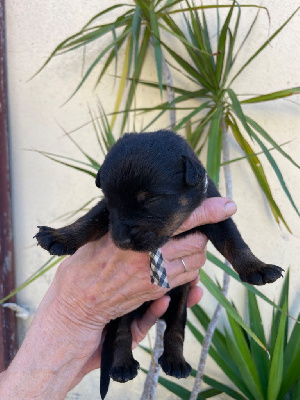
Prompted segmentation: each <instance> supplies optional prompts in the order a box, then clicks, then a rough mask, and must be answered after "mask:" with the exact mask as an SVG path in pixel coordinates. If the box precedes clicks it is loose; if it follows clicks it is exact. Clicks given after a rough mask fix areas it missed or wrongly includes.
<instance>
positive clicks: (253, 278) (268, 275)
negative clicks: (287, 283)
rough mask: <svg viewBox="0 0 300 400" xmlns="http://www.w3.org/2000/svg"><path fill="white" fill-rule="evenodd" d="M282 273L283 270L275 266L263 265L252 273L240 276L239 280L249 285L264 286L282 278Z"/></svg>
mask: <svg viewBox="0 0 300 400" xmlns="http://www.w3.org/2000/svg"><path fill="white" fill-rule="evenodd" d="M282 272H284V269H282V268H280V267H277V265H272V264H264V265H263V266H262V267H261V268H258V269H256V270H254V271H253V270H252V271H250V272H248V273H242V274H240V278H241V280H242V281H243V282H246V283H250V284H251V285H265V284H266V283H273V282H275V281H276V280H277V279H278V278H280V277H282Z"/></svg>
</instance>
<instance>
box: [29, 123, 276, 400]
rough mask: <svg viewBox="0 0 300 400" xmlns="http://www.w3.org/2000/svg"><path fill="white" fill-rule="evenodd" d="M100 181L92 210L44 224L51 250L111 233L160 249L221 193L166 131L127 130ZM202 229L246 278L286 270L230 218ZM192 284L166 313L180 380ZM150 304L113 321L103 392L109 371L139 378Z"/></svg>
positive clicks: (271, 277)
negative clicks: (258, 251) (136, 323)
mask: <svg viewBox="0 0 300 400" xmlns="http://www.w3.org/2000/svg"><path fill="white" fill-rule="evenodd" d="M96 185H97V186H98V187H99V188H101V189H102V191H103V194H104V198H103V200H101V201H100V202H99V203H98V204H97V205H96V206H95V207H94V208H92V209H91V210H90V211H89V212H88V213H87V214H86V215H84V216H83V217H81V218H80V219H78V220H77V221H76V222H74V223H73V224H71V225H68V226H66V227H63V228H60V229H53V228H49V227H45V226H42V227H39V232H38V233H37V235H36V238H37V241H38V243H39V244H40V245H41V246H42V247H43V248H44V249H46V250H48V251H49V253H50V254H56V255H63V254H73V253H74V252H75V251H76V250H77V249H78V248H79V247H81V246H83V245H84V244H85V243H87V242H89V241H92V240H96V239H99V238H100V237H102V236H103V235H104V234H106V233H107V232H108V231H109V232H110V234H111V236H112V238H113V240H114V242H115V244H116V245H117V246H118V247H120V248H122V249H131V250H135V251H142V252H148V251H153V250H156V249H158V248H160V247H161V246H162V245H163V244H164V243H166V242H167V241H168V240H169V239H170V238H171V236H172V235H173V233H174V232H175V231H176V229H177V228H178V227H179V226H180V225H181V224H182V223H183V222H184V221H185V220H186V219H187V217H188V216H189V215H190V214H191V213H192V211H193V210H194V209H195V208H196V207H198V206H199V205H200V204H201V202H202V201H203V200H204V199H205V198H206V197H215V196H220V194H219V192H218V191H217V189H216V187H215V185H214V184H213V182H212V181H211V179H210V178H208V177H207V175H206V171H205V169H204V167H203V165H202V164H201V163H200V161H199V160H198V158H197V156H196V155H195V153H194V152H193V150H192V149H191V148H190V147H189V145H188V144H187V142H186V141H185V140H184V139H182V138H181V137H180V136H178V135H176V134H174V133H173V132H170V131H164V130H161V131H158V132H152V133H139V134H126V135H124V136H123V137H122V138H121V139H120V140H118V142H117V143H116V144H115V145H114V146H113V147H112V149H111V150H110V152H109V153H108V155H107V157H106V158H105V161H104V163H103V165H102V167H101V169H100V170H99V172H98V175H97V178H96ZM195 231H200V232H202V233H204V234H205V235H207V237H208V238H209V239H210V240H211V242H212V243H213V244H214V246H215V247H216V248H217V249H218V250H219V251H220V253H222V254H223V256H224V257H226V258H227V260H228V261H229V262H230V263H231V264H232V266H233V268H234V269H235V270H236V271H237V272H238V274H239V276H240V278H241V280H242V281H244V282H248V283H251V284H254V285H264V284H265V283H271V282H274V281H275V280H276V279H278V278H279V277H280V276H281V271H282V269H281V268H279V267H277V266H274V265H268V264H265V263H263V262H262V261H260V260H259V259H257V258H256V257H255V256H254V255H253V254H252V252H251V250H250V249H249V247H248V246H247V244H246V243H245V242H244V241H243V239H242V237H241V235H240V233H239V231H238V230H237V227H236V225H235V224H234V222H233V221H232V219H231V218H229V219H227V220H226V221H223V222H219V223H217V224H209V225H204V226H199V227H197V228H194V229H193V230H191V231H189V232H185V233H184V235H188V234H189V233H191V232H195ZM181 236H182V235H181ZM149 279H150V278H149ZM188 290H189V285H184V286H180V287H178V288H176V289H173V290H171V291H170V296H171V303H170V306H169V308H168V310H167V311H166V313H165V314H164V315H163V319H164V320H165V321H166V331H165V334H164V352H163V354H162V355H161V357H160V359H159V363H160V365H161V366H162V369H163V370H164V372H165V373H167V374H169V375H172V376H175V377H177V378H182V377H187V376H188V375H189V374H190V371H191V367H190V365H189V364H188V363H187V362H186V361H185V359H184V357H183V341H184V328H185V323H186V299H187V295H188ZM148 306H149V304H144V305H143V306H141V307H140V308H139V309H138V310H136V311H134V312H132V313H130V314H128V315H125V316H123V317H121V318H117V319H116V320H114V321H111V322H110V324H109V327H108V332H107V335H106V339H105V342H104V345H103V351H102V361H101V396H102V398H104V397H105V395H106V393H107V390H108V385H109V378H110V377H111V378H113V379H114V380H116V381H119V382H126V381H128V380H130V379H133V378H134V377H135V376H136V374H137V370H138V367H139V364H138V362H137V361H136V360H134V358H133V356H132V351H131V344H132V338H131V331H130V323H131V321H132V319H133V318H135V317H136V316H138V315H141V314H142V313H143V312H145V310H146V309H147V307H148Z"/></svg>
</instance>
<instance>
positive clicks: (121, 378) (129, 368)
mask: <svg viewBox="0 0 300 400" xmlns="http://www.w3.org/2000/svg"><path fill="white" fill-rule="evenodd" d="M139 368H140V364H139V363H138V362H137V361H136V360H135V359H132V361H131V362H129V363H127V364H124V365H119V366H114V367H112V368H111V370H110V372H109V375H110V377H111V378H112V379H113V380H114V381H117V382H122V383H123V382H127V381H130V380H131V379H133V378H135V377H136V376H137V374H138V369H139Z"/></svg>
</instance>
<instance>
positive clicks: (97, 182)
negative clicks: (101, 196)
mask: <svg viewBox="0 0 300 400" xmlns="http://www.w3.org/2000/svg"><path fill="white" fill-rule="evenodd" d="M100 171H101V168H100V169H99V171H98V172H97V176H96V186H97V187H98V188H99V189H101V181H100Z"/></svg>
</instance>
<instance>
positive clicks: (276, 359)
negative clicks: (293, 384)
mask: <svg viewBox="0 0 300 400" xmlns="http://www.w3.org/2000/svg"><path fill="white" fill-rule="evenodd" d="M283 309H284V310H285V311H286V310H287V304H286V302H285V303H284V305H283ZM285 324H286V317H285V315H284V314H281V317H280V324H279V329H278V332H277V339H276V344H275V348H274V353H273V355H272V359H271V366H270V374H269V384H268V396H267V400H274V399H277V395H278V393H279V390H280V386H281V382H282V376H283V346H284V336H285Z"/></svg>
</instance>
